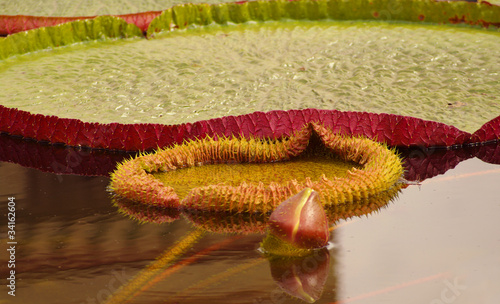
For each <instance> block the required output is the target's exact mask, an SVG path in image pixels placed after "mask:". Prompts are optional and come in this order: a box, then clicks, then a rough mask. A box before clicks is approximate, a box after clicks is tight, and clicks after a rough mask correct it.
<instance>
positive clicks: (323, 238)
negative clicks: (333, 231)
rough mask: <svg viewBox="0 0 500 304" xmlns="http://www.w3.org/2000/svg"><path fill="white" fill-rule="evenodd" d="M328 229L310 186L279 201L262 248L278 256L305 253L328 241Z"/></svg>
mask: <svg viewBox="0 0 500 304" xmlns="http://www.w3.org/2000/svg"><path fill="white" fill-rule="evenodd" d="M329 237H330V233H329V231H328V219H327V217H326V213H325V210H324V209H323V206H322V205H321V203H320V201H319V195H318V193H317V192H316V191H314V190H312V189H311V188H305V189H304V190H302V191H301V192H299V193H297V194H295V195H294V196H292V197H290V198H289V199H287V200H286V201H284V202H282V203H281V204H280V205H279V206H278V207H277V208H276V210H274V211H273V213H272V214H271V217H270V218H269V221H268V235H267V236H266V238H265V239H264V241H263V242H262V249H263V250H264V251H265V252H267V253H269V254H271V255H279V256H304V255H308V254H310V253H312V252H313V250H314V249H318V248H323V247H325V246H326V245H327V243H328V239H329Z"/></svg>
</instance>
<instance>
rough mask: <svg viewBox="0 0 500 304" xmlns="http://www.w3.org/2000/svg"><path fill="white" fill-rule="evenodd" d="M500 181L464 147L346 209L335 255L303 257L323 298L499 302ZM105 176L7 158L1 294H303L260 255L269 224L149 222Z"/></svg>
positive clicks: (232, 298) (93, 298)
mask: <svg viewBox="0 0 500 304" xmlns="http://www.w3.org/2000/svg"><path fill="white" fill-rule="evenodd" d="M499 181H500V166H498V165H492V164H487V163H485V162H483V161H481V160H479V159H477V158H472V159H468V160H465V161H463V162H461V163H459V164H458V165H457V166H456V167H455V168H454V169H451V170H449V171H447V172H446V173H445V174H444V175H439V176H436V177H434V178H430V179H427V180H425V181H424V182H423V183H422V184H421V185H420V186H410V187H408V188H406V189H404V190H403V191H402V193H401V194H400V195H399V197H398V199H396V200H395V201H394V202H393V203H391V204H389V205H388V206H387V208H383V209H382V210H381V211H380V212H378V213H375V214H372V215H370V216H368V217H362V218H353V219H350V220H347V221H342V222H341V223H340V225H339V227H338V228H337V229H335V230H334V231H333V232H332V242H333V244H334V247H333V248H332V249H331V250H330V251H329V259H325V257H317V258H315V259H313V260H308V261H306V262H301V263H302V264H300V265H301V267H302V268H301V267H299V268H300V269H302V271H303V272H306V273H308V274H309V275H311V277H310V280H316V281H319V282H322V280H324V286H323V291H322V295H321V298H320V299H319V300H318V301H317V303H351V302H352V303H433V304H434V303H499V302H500V291H498V288H497V287H498V285H499V284H500V271H499V269H500V234H499V233H498V231H500V221H498V217H499V216H500V199H499V195H498V184H499ZM108 183H109V179H108V178H107V177H104V176H97V177H84V176H75V175H56V174H53V173H44V172H41V171H39V170H36V169H30V168H25V167H22V166H20V165H18V164H13V163H8V162H1V163H0V202H1V204H0V206H1V211H2V214H3V215H4V216H3V217H2V221H1V228H0V231H2V242H1V243H2V244H1V245H0V247H1V250H0V254H1V255H0V261H1V264H0V273H1V277H2V278H3V279H5V278H7V277H8V276H9V273H8V270H9V269H8V264H9V263H8V260H9V257H8V255H7V251H6V249H7V248H8V245H7V244H6V243H7V239H6V237H7V235H6V231H7V229H8V226H7V217H6V213H7V204H8V197H15V207H16V224H15V231H16V239H15V241H17V242H18V243H17V244H16V252H15V266H16V268H15V270H16V274H15V276H16V282H15V283H16V297H15V298H14V297H11V296H9V295H8V294H7V292H8V288H7V287H6V286H5V285H6V284H2V285H3V286H2V288H0V303H65V304H67V303H78V304H80V303H106V299H108V303H122V300H123V299H128V300H129V302H127V303H304V301H302V300H298V299H296V298H292V297H291V296H288V295H286V294H285V293H284V292H283V291H282V290H281V288H280V285H281V286H287V285H286V283H283V282H281V283H277V282H276V280H275V279H279V278H280V277H281V278H283V277H284V276H283V273H284V271H286V269H288V268H286V267H288V266H280V265H272V268H271V265H270V263H269V262H268V261H267V260H265V259H263V258H262V256H261V255H260V253H259V252H258V251H257V248H258V247H259V242H260V241H261V238H262V235H261V234H259V233H249V234H246V235H241V234H213V233H212V234H210V233H205V234H203V233H202V232H200V231H199V230H197V228H195V227H193V225H192V224H191V223H190V222H189V221H187V220H186V219H184V218H182V217H181V219H179V220H177V221H173V222H171V223H164V224H151V223H144V224H141V223H138V222H137V221H135V220H132V219H130V218H128V217H126V216H124V215H122V214H120V213H118V212H117V208H116V207H114V206H113V205H112V204H111V199H110V197H109V195H108V192H107V191H106V187H107V185H108ZM182 240H183V241H184V245H185V246H184V247H183V248H182V249H181V244H177V245H176V242H179V241H182ZM172 247H175V248H177V249H179V250H180V251H179V252H180V254H178V255H175V254H170V255H169V253H168V249H169V248H172ZM172 256H173V257H177V259H174V260H172V261H169V260H168V258H169V257H172ZM169 262H170V263H169ZM280 267H281V268H280ZM283 269H285V270H283ZM289 269H291V268H289ZM311 273H316V276H314V275H312V274H311ZM5 281H7V280H4V281H3V282H5ZM288 286H290V285H288ZM110 296H111V298H109V297H110Z"/></svg>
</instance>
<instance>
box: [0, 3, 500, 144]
mask: <svg viewBox="0 0 500 304" xmlns="http://www.w3.org/2000/svg"><path fill="white" fill-rule="evenodd" d="M364 4H369V5H370V6H369V7H365V6H364ZM391 4H397V9H395V8H394V7H393V8H391V10H390V15H391V19H392V20H405V21H414V22H422V21H426V22H427V21H428V22H440V23H441V22H448V23H457V22H465V23H466V24H475V25H483V26H485V27H490V28H494V26H495V24H497V21H498V20H497V19H498V14H496V12H497V11H498V7H496V6H491V5H487V4H470V3H434V2H429V1H418V0H417V1H396V2H394V3H393V2H391ZM405 4H412V5H411V9H409V8H408V7H407V6H404V5H405ZM387 5H388V2H384V1H374V2H366V1H356V2H355V3H354V2H352V3H351V2H350V3H349V5H347V4H346V3H343V2H341V1H333V0H332V1H312V2H310V1H307V0H304V1H293V2H289V1H281V0H280V1H272V2H267V1H256V2H248V3H247V2H244V3H229V4H219V5H208V4H188V5H183V6H176V7H173V8H171V9H168V10H166V11H165V12H163V13H162V14H161V15H160V16H159V17H158V18H156V19H155V20H153V21H152V23H151V25H150V27H149V29H148V35H149V36H151V37H154V38H155V39H151V40H145V39H139V38H138V39H134V40H114V41H111V40H109V39H107V38H106V39H104V40H105V41H103V40H102V39H103V37H104V38H105V37H109V36H107V35H103V37H93V36H89V37H87V36H86V35H85V34H82V32H81V31H85V30H86V28H85V27H90V28H92V27H93V26H94V25H93V24H95V22H97V21H95V20H91V21H85V22H84V21H78V22H79V23H75V24H80V25H84V26H83V27H82V26H76V27H75V26H73V25H71V24H72V23H70V25H69V27H73V28H75V30H73V31H71V32H67V31H63V30H59V29H62V28H64V26H66V27H67V26H68V25H64V26H61V27H56V28H54V29H53V30H52V29H49V28H47V29H39V30H35V31H29V32H27V33H22V34H21V33H19V34H15V35H12V36H9V37H7V38H5V39H2V40H1V41H0V50H1V51H2V53H1V54H2V57H3V58H4V59H3V60H2V62H0V64H1V66H0V78H2V79H4V81H7V80H8V81H9V82H11V83H15V84H16V85H12V86H9V87H6V89H5V90H3V91H2V93H0V94H1V95H0V101H1V104H2V105H3V106H6V107H9V108H10V109H7V108H4V107H2V108H0V110H1V112H2V114H1V115H2V116H3V117H10V118H12V117H15V118H16V119H15V120H10V121H6V120H3V121H2V124H1V130H2V131H4V132H8V133H11V134H15V135H22V136H26V137H31V138H35V139H37V140H47V141H50V142H62V143H66V144H70V145H88V146H91V147H97V148H107V149H129V150H130V149H150V148H152V147H154V146H155V144H154V143H155V142H156V143H158V142H159V141H160V142H161V141H163V142H165V143H167V144H171V143H172V141H168V140H165V139H163V138H160V137H163V136H172V135H165V134H172V132H177V131H175V130H174V131H172V129H171V128H168V129H169V133H165V132H160V130H162V129H164V126H165V125H177V124H180V123H185V122H194V121H199V120H203V119H209V118H213V117H220V116H225V115H235V114H247V113H250V112H253V111H255V110H260V111H268V110H276V109H284V110H286V109H292V108H293V109H296V108H302V109H303V108H311V107H314V108H324V109H332V108H336V109H340V110H357V111H360V110H361V111H369V112H378V113H380V112H383V113H394V114H398V115H406V116H413V117H418V118H423V119H428V120H435V121H436V120H437V121H441V122H444V123H447V124H450V125H454V126H456V127H458V128H460V129H463V130H465V131H468V132H472V131H475V130H476V129H478V128H479V127H480V126H481V125H482V124H483V123H485V122H486V121H488V120H491V119H493V118H494V117H496V114H497V111H495V110H497V108H498V102H499V101H498V96H500V94H498V93H499V92H498V91H499V90H500V89H499V85H498V83H499V75H498V73H496V70H495V67H496V66H498V65H499V62H498V60H499V59H498V58H500V56H498V55H499V54H498V52H499V51H498V50H499V49H500V48H499V46H500V45H498V44H499V41H500V39H498V37H499V34H498V31H496V30H491V29H490V30H485V29H479V28H475V29H471V28H464V27H448V26H436V25H428V24H419V25H416V24H402V23H387V22H373V21H372V22H363V21H356V22H353V21H343V22H339V21H332V20H330V19H341V20H346V19H372V20H381V19H384V18H385V19H387V18H386V17H387V16H386V14H385V13H386V11H385V10H384V8H387ZM352 7H358V8H359V9H352ZM462 17H463V18H462ZM457 18H458V19H457ZM101 20H104V19H101ZM294 20H295V21H294ZM298 20H300V21H298ZM314 20H316V21H314ZM249 21H257V22H253V23H249ZM112 24H113V27H114V28H116V24H118V23H117V22H114V23H112ZM127 31H128V30H127ZM127 31H123V30H121V33H122V34H121V37H129V36H130V35H128V34H127ZM134 35H135V34H134ZM119 36H120V35H119ZM54 37H55V38H56V39H54ZM75 37H76V38H78V39H75ZM115 37H116V36H115ZM96 38H99V39H100V42H98V43H96V42H95V39H96ZM53 41H62V43H53ZM80 41H88V42H86V43H83V44H77V45H75V44H73V43H74V42H80ZM59 45H66V47H65V48H58V47H57V46H59ZM48 48H51V50H48ZM41 49H45V50H48V51H47V52H34V51H36V50H41ZM16 54H17V55H16ZM28 83H29V85H24V84H28ZM21 88H22V89H21ZM13 108H17V109H18V110H12V109H13ZM37 113H38V114H43V115H54V116H57V117H59V118H65V119H64V120H61V119H59V118H54V117H50V118H49V117H47V116H41V115H34V114H37ZM470 113H473V115H471V114H470ZM463 117H467V119H463ZM66 118H67V119H66ZM370 119H372V118H370ZM96 123H100V124H96ZM102 123H112V124H110V125H107V124H102ZM114 123H118V124H114ZM133 123H156V124H158V125H156V126H153V125H133ZM40 125H42V126H43V127H39V126H40ZM367 125H371V123H367ZM257 127H259V126H257ZM298 127H300V126H298ZM372 127H373V126H372ZM392 127H394V126H392ZM178 130H180V131H179V133H183V134H184V135H179V136H183V137H186V136H191V137H192V136H195V135H193V134H191V132H190V130H191V127H183V126H180V127H179V128H178ZM205 131H207V130H205ZM208 131H210V130H208ZM212 131H213V130H212ZM230 131H231V130H230ZM240 131H241V130H240V129H237V130H232V132H233V133H236V134H237V133H239V132H240ZM289 131H291V130H289ZM216 132H217V131H216ZM403 132H405V131H403ZM425 132H426V133H427V134H428V135H427V136H430V132H429V130H426V131H425ZM493 133H494V134H495V132H493ZM68 134H69V136H68ZM394 136H396V137H398V136H399V137H401V135H398V134H395V135H394ZM447 136H451V135H450V134H448V135H447ZM134 138H136V139H137V140H136V141H140V142H141V144H140V145H137V144H134V143H131V142H133V141H134ZM493 139H495V137H494V136H493ZM110 141H115V142H113V143H112V142H110ZM145 141H146V142H148V143H147V144H144V143H143V142H145ZM150 141H152V142H153V143H150ZM467 141H469V140H465V142H467ZM463 142H464V140H462V141H458V142H456V144H461V143H463ZM410 144H419V143H416V142H411V143H410ZM451 144H454V143H451ZM162 145H163V143H162ZM162 145H160V146H162Z"/></svg>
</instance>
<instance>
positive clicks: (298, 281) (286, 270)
mask: <svg viewBox="0 0 500 304" xmlns="http://www.w3.org/2000/svg"><path fill="white" fill-rule="evenodd" d="M269 266H270V268H271V275H272V276H273V279H274V280H275V281H276V283H277V284H278V286H279V287H280V288H281V289H282V290H283V291H285V292H286V293H288V294H289V295H291V296H293V297H296V298H299V299H301V300H304V301H306V302H308V303H314V302H316V301H317V300H318V299H319V298H320V297H321V294H322V292H323V287H324V285H325V283H326V279H327V278H328V273H329V266H330V252H328V250H327V249H326V248H322V249H321V250H316V251H315V252H314V253H313V254H311V255H309V256H304V257H299V258H286V259H284V258H270V259H269Z"/></svg>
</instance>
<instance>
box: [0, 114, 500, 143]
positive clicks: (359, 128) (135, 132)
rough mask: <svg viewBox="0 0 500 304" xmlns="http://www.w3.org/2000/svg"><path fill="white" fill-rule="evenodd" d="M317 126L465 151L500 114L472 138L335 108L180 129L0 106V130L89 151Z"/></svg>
mask: <svg viewBox="0 0 500 304" xmlns="http://www.w3.org/2000/svg"><path fill="white" fill-rule="evenodd" d="M311 122H318V123H321V124H323V125H324V126H326V127H329V128H331V129H332V130H333V131H334V132H338V133H340V134H344V135H362V136H365V137H368V138H370V139H373V140H376V141H378V142H382V143H386V144H387V145H389V146H399V147H412V146H419V147H463V146H475V145H480V144H484V143H489V142H495V141H498V140H499V138H500V116H498V117H496V118H494V119H492V120H491V121H489V122H487V123H486V124H484V125H483V126H482V127H481V128H480V129H479V130H477V131H476V132H474V133H473V134H470V133H468V132H465V131H461V130H459V129H458V128H456V127H454V126H450V125H446V124H443V123H440V122H435V121H429V120H423V119H419V118H415V117H409V116H402V115H395V114H385V113H380V114H378V113H368V112H354V111H353V112H351V111H347V112H345V111H338V110H318V109H302V110H288V111H283V110H275V111H269V112H260V111H257V112H253V113H250V114H244V115H238V116H225V117H221V118H214V119H209V120H202V121H197V122H194V123H184V124H178V125H162V124H120V123H110V124H101V123H91V122H83V121H81V120H79V119H69V118H59V117H56V116H46V115H41V114H32V113H29V112H27V111H23V110H18V109H16V108H7V107H4V106H2V105H0V132H2V133H7V134H10V135H14V136H21V137H24V138H29V139H34V140H36V141H40V142H49V143H52V144H64V145H68V146H74V147H88V148H92V149H106V150H121V151H145V150H146V151H149V150H153V149H157V148H163V147H169V146H171V145H173V144H180V143H182V142H183V141H185V140H188V139H195V138H204V137H206V136H211V137H218V136H226V137H229V136H243V137H248V136H250V135H251V136H256V137H268V138H272V139H276V138H282V137H287V136H290V135H291V134H292V133H293V132H295V131H298V130H299V129H300V128H301V127H302V126H303V125H305V124H308V123H311Z"/></svg>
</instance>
